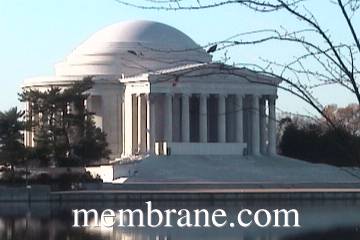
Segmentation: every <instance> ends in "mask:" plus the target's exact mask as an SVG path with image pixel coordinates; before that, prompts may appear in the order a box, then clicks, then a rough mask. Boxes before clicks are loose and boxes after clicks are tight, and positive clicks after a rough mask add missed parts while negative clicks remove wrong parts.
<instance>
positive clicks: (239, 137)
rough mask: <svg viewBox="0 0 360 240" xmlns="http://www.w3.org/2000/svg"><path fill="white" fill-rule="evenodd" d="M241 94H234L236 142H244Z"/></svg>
mask: <svg viewBox="0 0 360 240" xmlns="http://www.w3.org/2000/svg"><path fill="white" fill-rule="evenodd" d="M243 98H244V96H243V95H236V100H235V101H236V102H235V117H236V142H238V143H242V142H244V124H243Z"/></svg>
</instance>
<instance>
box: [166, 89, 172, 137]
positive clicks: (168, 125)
mask: <svg viewBox="0 0 360 240" xmlns="http://www.w3.org/2000/svg"><path fill="white" fill-rule="evenodd" d="M172 106H173V95H172V94H170V93H166V94H165V113H164V120H165V121H164V122H165V141H166V142H172V141H173V132H172V122H173V120H172Z"/></svg>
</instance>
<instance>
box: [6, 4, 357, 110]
mask: <svg viewBox="0 0 360 240" xmlns="http://www.w3.org/2000/svg"><path fill="white" fill-rule="evenodd" d="M133 2H136V1H133ZM312 2H314V4H313V5H311V8H312V9H311V10H312V11H313V12H314V13H315V14H316V15H317V16H318V20H319V21H320V23H321V24H323V25H324V26H325V27H326V28H331V29H332V32H331V36H332V38H334V39H336V40H338V41H343V40H346V38H349V33H348V31H347V29H346V28H345V27H344V24H345V22H344V20H343V19H342V18H341V17H340V16H339V14H338V13H339V12H338V8H337V7H336V6H335V5H333V4H331V3H330V4H329V3H328V1H327V0H320V1H319V0H316V1H315V0H313V1H312ZM324 3H326V4H327V5H326V4H324ZM322 4H323V5H322ZM130 19H145V20H155V21H159V22H163V23H166V24H168V25H171V26H173V27H175V28H178V29H179V30H181V31H183V32H184V33H186V34H187V35H189V36H190V37H191V38H192V39H193V40H194V41H196V42H197V43H198V44H200V45H205V44H207V43H210V42H214V41H218V40H222V39H225V38H227V37H230V36H232V35H234V34H236V33H241V32H247V31H252V30H258V29H264V28H266V29H268V28H274V27H276V28H278V27H279V26H281V25H282V26H284V25H285V26H286V27H288V28H292V29H300V28H302V27H303V26H298V24H297V22H296V20H295V19H294V18H293V17H291V16H289V15H287V14H285V13H275V14H259V13H255V12H253V11H251V10H249V9H247V8H244V7H236V6H235V5H231V6H227V7H226V6H225V7H220V8H216V9H210V10H202V11H156V10H141V9H135V8H131V7H125V6H122V5H120V4H118V3H117V2H116V1H114V0H62V1H59V0H34V1H31V0H1V1H0V29H1V34H0V36H1V37H0V66H1V68H0V69H1V83H2V87H1V89H0V94H1V95H0V96H1V101H0V110H5V109H8V108H9V107H11V106H21V105H20V104H19V102H18V100H17V93H18V92H19V91H20V86H21V83H22V81H23V80H24V79H25V78H27V77H34V76H42V75H52V74H54V64H55V63H57V62H59V61H61V60H62V59H64V58H65V57H66V56H67V55H68V54H69V53H70V52H71V51H72V49H74V48H75V47H76V46H78V45H79V44H81V43H82V42H83V41H85V40H86V39H87V38H88V37H89V36H90V35H91V34H92V33H94V32H96V31H97V30H99V29H101V28H102V27H104V26H107V25H109V24H112V23H116V22H119V21H123V20H130ZM356 27H357V28H359V25H356ZM228 51H229V52H228V56H229V57H230V59H229V60H228V63H233V62H247V63H260V62H261V61H260V58H272V59H274V56H276V58H275V59H277V60H279V61H281V60H284V61H285V60H286V59H291V58H292V57H293V55H294V54H296V53H298V52H296V51H297V50H296V49H294V48H293V47H292V46H289V45H285V44H282V43H277V42H270V43H266V44H262V45H261V46H247V47H239V48H232V49H229V50H228ZM222 57H223V53H219V54H217V55H215V56H214V59H215V60H219V59H221V58H222ZM316 96H318V97H319V99H320V100H321V101H322V102H323V103H327V104H330V103H337V104H339V105H341V106H343V105H346V104H347V103H349V102H355V98H354V97H353V96H351V95H350V94H348V93H347V92H345V91H342V90H341V89H340V88H338V87H334V86H333V87H327V88H326V89H325V88H323V89H321V90H318V91H317V92H316ZM278 100H279V101H278V107H279V108H280V109H282V110H285V111H291V112H298V113H303V114H306V113H308V111H312V110H311V108H310V107H308V106H307V105H306V104H304V103H303V102H301V101H299V100H298V99H296V97H294V96H291V95H289V94H285V93H283V92H280V93H279V99H278Z"/></svg>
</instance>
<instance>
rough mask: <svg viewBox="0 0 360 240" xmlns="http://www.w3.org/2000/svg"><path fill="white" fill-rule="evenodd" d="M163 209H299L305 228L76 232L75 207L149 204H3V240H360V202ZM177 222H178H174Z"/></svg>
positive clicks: (165, 204) (173, 204)
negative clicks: (74, 226)
mask: <svg viewBox="0 0 360 240" xmlns="http://www.w3.org/2000/svg"><path fill="white" fill-rule="evenodd" d="M153 205H154V206H153V207H154V208H155V207H156V208H159V209H171V208H176V209H181V208H187V209H189V210H191V209H196V208H201V209H203V208H206V209H208V210H209V211H211V210H214V209H216V208H222V209H224V210H226V212H227V214H228V219H236V216H237V213H238V211H239V210H241V209H244V208H247V209H251V210H253V211H256V210H257V209H261V208H265V209H268V210H272V209H276V208H280V209H282V208H285V209H293V208H295V209H297V210H298V211H299V214H300V216H299V220H300V225H301V228H287V229H286V228H273V227H267V228H260V227H257V226H252V227H250V228H242V227H240V226H238V225H236V226H235V227H234V228H231V227H229V226H226V227H223V228H215V227H210V228H190V229H189V228H188V229H186V228H179V227H173V228H165V227H160V228H155V229H153V228H150V227H146V228H123V227H114V228H106V227H91V228H85V229H84V228H82V229H75V228H73V227H72V224H73V217H72V213H71V210H72V209H76V208H86V209H90V208H95V209H97V210H99V211H102V210H104V209H108V208H110V209H113V210H118V209H126V208H130V209H136V208H144V206H145V203H127V204H125V203H108V202H106V203H100V202H97V203H94V202H88V203H63V204H60V203H51V204H50V203H36V204H31V205H29V204H27V203H23V204H19V203H16V204H14V203H1V205H0V240H37V239H39V240H47V239H49V240H62V239H65V240H81V239H84V240H92V239H97V240H105V239H106V240H115V239H116V240H125V239H126V240H151V239H154V240H155V239H156V240H163V239H164V240H165V239H167V240H170V239H172V240H174V239H187V240H192V239H194V240H195V239H196V240H199V239H224V240H228V239H229V240H230V239H241V240H242V239H243V240H248V239H249V240H250V239H255V240H270V239H271V240H280V239H281V240H296V239H301V240H310V239H314V240H315V239H316V240H322V239H324V240H335V239H336V240H355V239H356V240H359V239H360V202H358V201H282V202H278V201H275V200H274V201H239V202H229V201H227V202H216V203H211V202H153ZM175 222H176V219H175Z"/></svg>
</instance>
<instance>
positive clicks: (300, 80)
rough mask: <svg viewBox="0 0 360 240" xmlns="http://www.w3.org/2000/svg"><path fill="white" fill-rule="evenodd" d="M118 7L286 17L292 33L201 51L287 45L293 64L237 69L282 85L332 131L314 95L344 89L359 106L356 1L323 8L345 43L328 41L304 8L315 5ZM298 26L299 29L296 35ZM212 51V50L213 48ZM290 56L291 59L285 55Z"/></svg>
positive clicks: (244, 37) (295, 0) (273, 0)
mask: <svg viewBox="0 0 360 240" xmlns="http://www.w3.org/2000/svg"><path fill="white" fill-rule="evenodd" d="M115 1H116V2H118V3H119V4H122V5H127V6H131V7H135V8H141V9H148V10H151V9H153V10H168V11H175V10H196V11H200V10H203V9H208V8H219V7H222V6H225V5H234V6H239V7H246V8H249V9H251V10H253V11H255V12H258V13H259V14H266V13H268V12H273V13H274V12H275V13H276V12H286V13H287V14H288V15H289V17H290V18H294V20H295V21H297V23H298V25H297V26H294V29H295V30H292V29H285V28H283V27H279V28H278V29H261V30H254V31H252V32H246V33H237V34H235V35H234V36H232V37H231V38H227V39H220V40H218V41H213V42H212V43H211V44H209V45H206V46H202V47H210V48H209V49H211V52H214V51H221V50H224V49H229V48H232V47H240V46H246V45H254V44H262V43H265V42H271V41H280V42H288V43H290V44H294V45H295V46H296V47H299V48H301V49H302V52H301V53H300V54H293V55H294V59H293V60H291V61H288V62H282V61H281V60H280V59H262V63H263V64H261V65H259V64H257V65H254V64H248V63H237V65H238V66H246V67H247V68H249V69H251V70H253V71H256V72H259V73H265V74H269V75H272V76H276V77H280V78H281V79H282V80H283V83H282V85H281V86H280V88H281V89H283V90H286V91H288V92H290V93H292V94H294V95H295V96H297V97H299V98H301V99H302V100H304V101H305V102H307V103H308V104H310V105H311V106H312V107H313V108H314V109H315V110H316V111H317V112H318V113H319V114H321V116H323V117H324V118H325V119H326V120H327V122H328V123H329V124H330V125H331V126H333V127H335V125H336V124H335V123H334V122H333V120H332V119H331V118H329V117H328V115H327V114H326V111H325V107H324V106H323V105H322V104H321V103H320V102H319V100H318V99H317V97H316V96H315V94H314V90H315V89H318V88H320V87H323V86H327V85H336V86H339V87H341V88H344V89H346V91H347V92H348V93H350V94H351V95H353V96H354V97H355V99H357V102H358V104H360V92H359V78H360V76H359V75H360V71H359V67H360V66H359V65H360V64H359V60H358V58H359V55H360V39H359V37H358V32H357V30H356V29H355V26H356V25H354V23H353V18H354V17H356V16H357V11H358V10H359V8H360V0H346V1H345V0H329V1H327V2H325V1H323V2H324V4H334V5H335V6H336V7H337V8H338V14H339V16H340V17H341V18H342V19H343V20H344V23H345V24H346V30H347V31H348V32H349V34H350V35H349V36H351V37H350V38H349V39H347V41H346V42H341V41H338V40H336V39H335V38H333V37H332V36H331V32H334V31H331V29H327V28H326V27H324V26H322V25H321V24H320V23H319V21H318V20H317V17H316V16H315V14H313V13H312V11H311V10H309V9H308V7H307V4H308V3H309V2H314V1H315V0H312V1H311V0H308V1H306V0H292V1H290V0H268V1H266V0H222V1H221V0H219V1H216V0H214V1H210V0H207V1H206V0H188V1H185V0H140V1H125V0H115ZM299 26H304V27H303V28H301V29H300V30H298V27H299ZM214 46H216V47H215V48H214ZM289 54H291V53H289Z"/></svg>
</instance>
